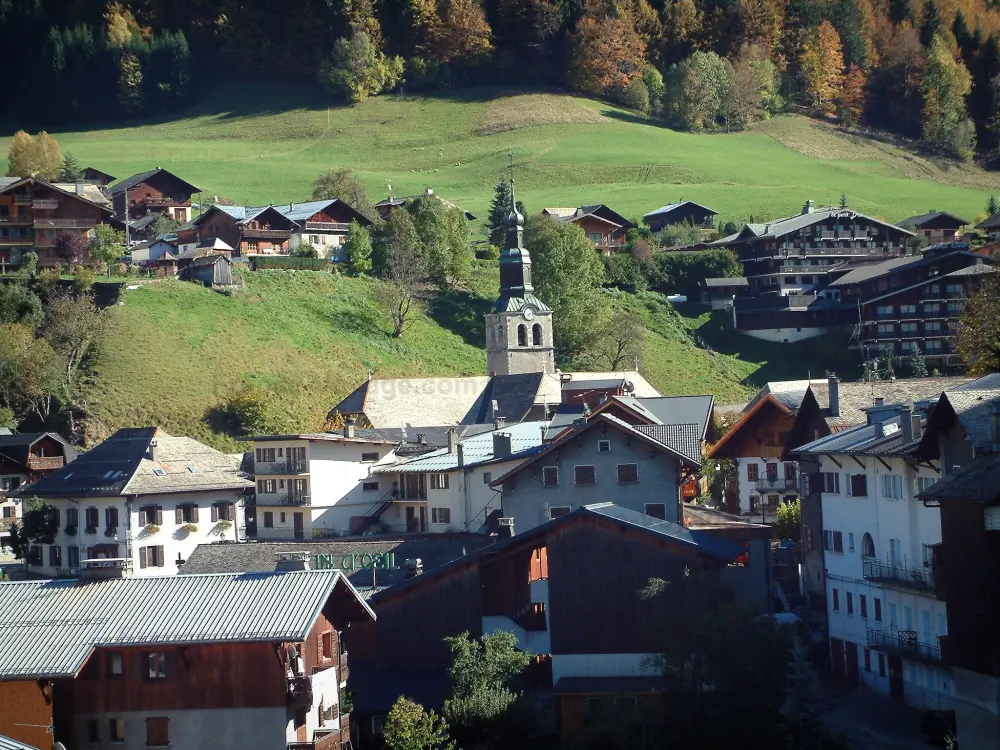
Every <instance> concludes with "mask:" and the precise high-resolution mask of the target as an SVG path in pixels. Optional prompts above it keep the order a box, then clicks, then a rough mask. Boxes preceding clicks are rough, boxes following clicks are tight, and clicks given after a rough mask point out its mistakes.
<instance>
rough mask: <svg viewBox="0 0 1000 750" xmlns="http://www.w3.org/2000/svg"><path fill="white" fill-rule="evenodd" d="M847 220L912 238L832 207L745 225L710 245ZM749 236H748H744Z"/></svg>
mask: <svg viewBox="0 0 1000 750" xmlns="http://www.w3.org/2000/svg"><path fill="white" fill-rule="evenodd" d="M831 218H836V219H847V220H850V221H853V220H855V219H865V220H866V221H870V222H872V223H873V224H878V225H880V226H883V227H885V228H886V229H889V230H891V231H893V232H896V233H898V234H900V235H905V236H908V237H912V236H913V232H910V231H909V230H906V229H903V228H901V227H897V226H896V225H895V224H890V223H888V222H886V221H882V220H881V219H876V218H873V217H871V216H866V215H865V214H862V213H858V212H857V211H852V210H851V209H849V208H837V207H833V206H824V207H817V208H814V209H812V210H811V211H809V212H807V213H799V214H795V215H794V216H786V217H784V218H782V219H775V220H774V221H769V222H761V223H758V224H747V225H746V226H745V227H743V229H742V230H741V231H740V232H739V233H738V234H736V235H731V236H729V237H723V238H722V239H721V240H716V241H715V242H713V243H712V246H713V247H722V246H724V245H725V244H727V243H729V242H734V241H737V240H747V239H758V238H760V237H784V236H785V235H787V234H791V233H792V232H797V231H799V230H800V229H805V228H806V227H810V226H812V225H813V224H816V223H818V222H821V221H825V220H826V219H831ZM745 235H749V236H745Z"/></svg>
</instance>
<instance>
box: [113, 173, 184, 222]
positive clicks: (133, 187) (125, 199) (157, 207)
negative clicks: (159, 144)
mask: <svg viewBox="0 0 1000 750" xmlns="http://www.w3.org/2000/svg"><path fill="white" fill-rule="evenodd" d="M108 192H109V194H110V195H111V202H112V204H113V205H114V211H115V216H117V217H118V218H119V219H122V220H124V219H125V218H126V215H127V217H128V218H129V219H138V218H140V217H142V216H145V215H146V214H165V215H166V216H169V217H170V218H171V219H173V220H174V221H177V222H179V223H181V224H184V223H186V222H188V221H190V220H191V196H192V195H194V194H195V193H200V192H201V188H199V187H195V186H194V185H192V184H191V183H190V182H187V181H186V180H183V179H181V178H180V177H178V176H177V175H175V174H173V173H172V172H168V171H167V170H166V169H161V168H159V167H157V168H156V169H154V170H151V171H149V172H140V173H139V174H134V175H132V176H131V177H126V178H125V179H124V180H121V181H120V182H117V183H115V184H114V185H112V186H111V188H109V191H108Z"/></svg>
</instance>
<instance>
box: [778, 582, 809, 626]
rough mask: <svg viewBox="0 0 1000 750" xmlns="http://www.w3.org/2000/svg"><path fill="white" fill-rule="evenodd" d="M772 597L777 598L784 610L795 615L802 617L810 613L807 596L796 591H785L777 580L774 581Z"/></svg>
mask: <svg viewBox="0 0 1000 750" xmlns="http://www.w3.org/2000/svg"><path fill="white" fill-rule="evenodd" d="M774 598H775V599H777V600H778V602H779V603H780V604H781V608H782V609H783V610H784V611H785V612H788V613H790V614H793V615H797V616H798V617H801V618H803V619H805V618H807V617H808V616H809V615H810V614H812V610H811V608H810V606H809V599H808V597H805V596H803V595H802V594H800V593H798V592H797V591H796V592H793V593H791V594H788V593H786V592H785V589H784V588H783V587H782V585H781V584H780V583H778V582H777V581H775V582H774Z"/></svg>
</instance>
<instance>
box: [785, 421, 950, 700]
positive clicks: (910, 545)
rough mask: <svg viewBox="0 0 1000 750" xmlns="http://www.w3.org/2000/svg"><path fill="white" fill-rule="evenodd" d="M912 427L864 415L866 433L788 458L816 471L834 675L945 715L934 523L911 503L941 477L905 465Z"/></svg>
mask: <svg viewBox="0 0 1000 750" xmlns="http://www.w3.org/2000/svg"><path fill="white" fill-rule="evenodd" d="M925 408H926V404H925V405H924V406H923V407H921V406H920V405H918V407H917V410H918V412H920V411H922V410H925ZM921 424H922V423H921V416H920V414H919V413H914V410H913V407H910V406H900V407H895V408H894V409H889V408H887V407H878V408H877V409H875V408H873V409H872V410H871V414H870V424H867V425H862V426H860V427H855V428H852V429H848V430H845V431H843V432H839V433H834V434H832V435H829V436H827V437H824V438H821V439H820V440H817V441H815V442H813V443H810V444H809V445H806V446H803V447H802V448H800V449H799V450H798V451H797V452H798V453H799V454H803V455H809V456H811V457H814V458H815V459H816V460H817V461H818V463H819V469H820V474H819V475H818V481H819V482H820V483H821V494H820V498H821V506H822V519H823V527H822V547H823V561H824V568H825V571H826V573H825V578H826V602H827V611H826V615H827V621H828V626H829V634H830V653H831V662H832V665H833V671H834V674H835V675H837V676H840V677H841V678H843V679H845V680H846V681H847V683H848V684H851V685H858V684H862V685H865V686H866V687H868V688H870V689H871V690H873V691H875V692H877V693H879V694H882V695H886V696H890V697H893V698H895V699H897V700H903V701H905V702H906V703H907V704H909V705H912V706H916V707H918V708H927V709H950V708H951V707H952V705H953V697H952V695H953V693H952V680H951V671H950V669H949V668H948V667H947V666H946V665H945V662H944V660H943V658H942V657H943V654H942V649H941V645H942V643H943V642H945V641H943V640H942V639H943V638H944V637H946V636H947V628H948V625H947V617H946V611H945V603H944V601H943V595H942V592H941V591H939V590H938V588H937V586H936V580H935V570H936V567H937V562H938V561H937V556H936V550H937V549H938V545H940V543H941V519H940V514H939V511H938V509H937V508H936V507H925V506H924V504H923V503H922V502H920V501H918V500H916V499H915V496H916V494H917V493H918V492H919V491H921V490H923V489H926V488H927V487H929V486H930V485H931V484H933V483H934V482H935V481H937V479H938V478H939V477H940V474H939V472H938V470H937V468H936V467H934V466H931V465H928V464H927V463H923V462H918V461H916V460H915V459H914V457H913V451H914V449H915V448H916V446H917V444H918V443H919V439H920V434H921V429H922V426H921Z"/></svg>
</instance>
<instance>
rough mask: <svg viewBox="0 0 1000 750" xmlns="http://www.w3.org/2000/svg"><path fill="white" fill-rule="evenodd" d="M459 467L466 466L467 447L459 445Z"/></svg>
mask: <svg viewBox="0 0 1000 750" xmlns="http://www.w3.org/2000/svg"><path fill="white" fill-rule="evenodd" d="M458 465H459V466H465V446H464V445H462V444H461V443H459V444H458Z"/></svg>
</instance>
